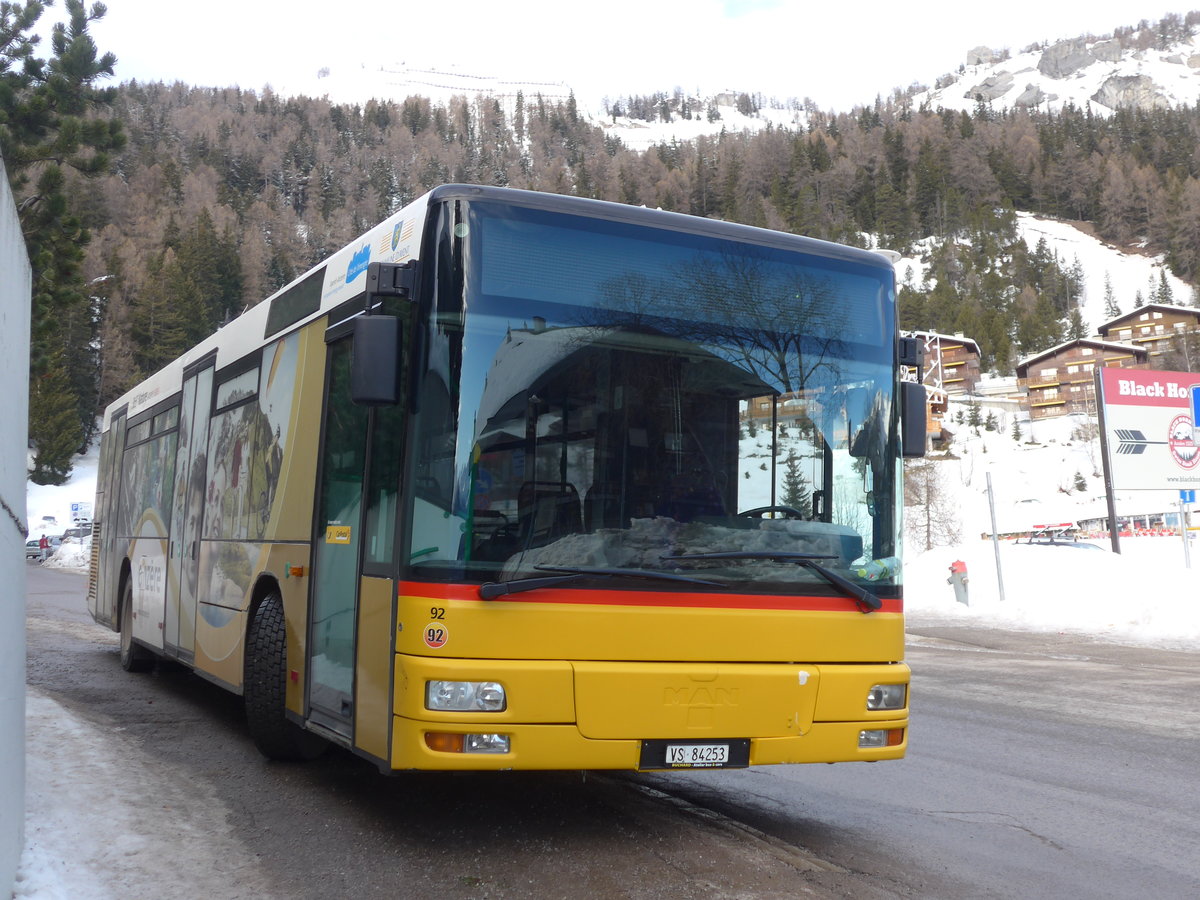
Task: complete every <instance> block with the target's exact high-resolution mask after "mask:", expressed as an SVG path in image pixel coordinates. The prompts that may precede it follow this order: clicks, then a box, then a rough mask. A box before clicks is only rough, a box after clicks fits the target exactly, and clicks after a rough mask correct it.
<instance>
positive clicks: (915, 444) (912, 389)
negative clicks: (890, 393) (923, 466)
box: [900, 381, 929, 458]
mask: <svg viewBox="0 0 1200 900" xmlns="http://www.w3.org/2000/svg"><path fill="white" fill-rule="evenodd" d="M928 402H929V400H928V397H927V395H926V393H925V385H923V384H918V383H917V382H915V381H902V382H900V454H901V456H904V457H906V458H912V457H917V456H924V455H925V414H926V412H925V411H926V406H927V405H928Z"/></svg>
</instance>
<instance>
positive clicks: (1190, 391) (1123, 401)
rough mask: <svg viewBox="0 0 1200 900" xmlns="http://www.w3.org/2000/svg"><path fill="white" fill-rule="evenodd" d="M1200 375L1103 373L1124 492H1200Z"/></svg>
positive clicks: (1117, 475)
mask: <svg viewBox="0 0 1200 900" xmlns="http://www.w3.org/2000/svg"><path fill="white" fill-rule="evenodd" d="M1198 395H1200V373H1193V372H1152V371H1141V370H1137V369H1117V368H1104V369H1101V370H1100V403H1101V405H1102V407H1103V409H1102V416H1101V421H1102V422H1103V423H1104V434H1105V439H1106V441H1107V444H1108V463H1109V466H1110V467H1111V477H1112V484H1113V486H1114V487H1115V488H1117V489H1119V490H1161V489H1167V490H1175V489H1179V490H1184V489H1187V488H1196V487H1200V442H1198V441H1197V432H1196V426H1195V413H1194V412H1193V396H1198Z"/></svg>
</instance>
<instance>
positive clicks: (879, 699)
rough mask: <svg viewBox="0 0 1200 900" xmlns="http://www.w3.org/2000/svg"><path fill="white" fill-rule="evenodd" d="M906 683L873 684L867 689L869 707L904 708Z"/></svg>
mask: <svg viewBox="0 0 1200 900" xmlns="http://www.w3.org/2000/svg"><path fill="white" fill-rule="evenodd" d="M907 687H908V685H906V684H873V685H871V690H869V691H867V709H904V696H905V694H906V693H907V691H906V689H907Z"/></svg>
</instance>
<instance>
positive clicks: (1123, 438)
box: [1114, 428, 1167, 456]
mask: <svg viewBox="0 0 1200 900" xmlns="http://www.w3.org/2000/svg"><path fill="white" fill-rule="evenodd" d="M1114 433H1115V434H1116V436H1117V452H1118V453H1121V454H1125V455H1128V456H1136V455H1137V454H1139V453H1142V452H1144V451H1145V449H1146V448H1147V447H1149V446H1150V445H1152V444H1165V443H1167V442H1166V441H1148V440H1146V435H1144V434H1143V433H1142V432H1140V431H1138V430H1137V429H1136V428H1118V429H1116V430H1115V431H1114Z"/></svg>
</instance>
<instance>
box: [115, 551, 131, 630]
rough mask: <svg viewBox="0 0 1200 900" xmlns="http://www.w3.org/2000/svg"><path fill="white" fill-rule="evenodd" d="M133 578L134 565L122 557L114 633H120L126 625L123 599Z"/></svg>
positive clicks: (125, 557) (118, 578) (127, 558)
mask: <svg viewBox="0 0 1200 900" xmlns="http://www.w3.org/2000/svg"><path fill="white" fill-rule="evenodd" d="M132 578H133V564H132V563H131V562H130V561H129V557H127V556H122V557H121V572H120V574H119V575H118V576H117V595H116V597H114V598H113V631H116V632H120V630H121V626H122V625H123V624H124V623H123V622H122V621H121V617H122V616H123V615H125V610H124V609H123V607H124V604H123V603H122V602H121V599H122V598H123V597H124V596H125V585H126V584H128V583H129V581H130V579H132Z"/></svg>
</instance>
